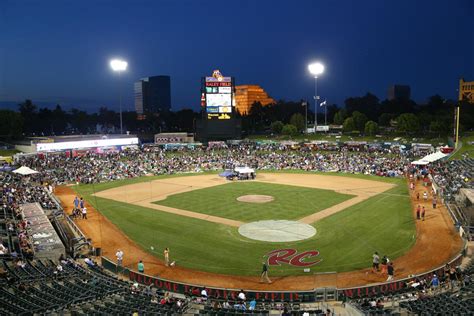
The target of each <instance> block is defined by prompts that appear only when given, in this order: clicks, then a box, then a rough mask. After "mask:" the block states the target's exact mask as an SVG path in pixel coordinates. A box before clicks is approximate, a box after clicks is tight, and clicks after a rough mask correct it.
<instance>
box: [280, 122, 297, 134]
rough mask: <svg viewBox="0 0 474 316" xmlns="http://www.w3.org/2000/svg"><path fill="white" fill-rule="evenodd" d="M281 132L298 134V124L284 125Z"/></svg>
mask: <svg viewBox="0 0 474 316" xmlns="http://www.w3.org/2000/svg"><path fill="white" fill-rule="evenodd" d="M281 133H282V134H283V135H290V136H293V135H296V134H298V130H297V129H296V126H294V125H292V124H286V125H285V126H283V128H282V130H281Z"/></svg>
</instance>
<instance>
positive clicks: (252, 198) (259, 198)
mask: <svg viewBox="0 0 474 316" xmlns="http://www.w3.org/2000/svg"><path fill="white" fill-rule="evenodd" d="M273 200H274V198H273V196H271V195H257V194H250V195H242V196H239V197H238V198H237V201H239V202H247V203H268V202H271V201H273Z"/></svg>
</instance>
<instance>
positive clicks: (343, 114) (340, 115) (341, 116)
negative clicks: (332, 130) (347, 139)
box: [334, 109, 347, 125]
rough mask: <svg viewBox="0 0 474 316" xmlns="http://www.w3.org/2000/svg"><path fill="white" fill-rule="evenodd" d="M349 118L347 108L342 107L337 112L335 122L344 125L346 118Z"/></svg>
mask: <svg viewBox="0 0 474 316" xmlns="http://www.w3.org/2000/svg"><path fill="white" fill-rule="evenodd" d="M346 118H347V110H346V109H340V110H339V111H337V113H336V114H335V115H334V124H336V125H342V124H344V120H345V119H346Z"/></svg>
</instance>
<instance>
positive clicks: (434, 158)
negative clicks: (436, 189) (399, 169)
mask: <svg viewBox="0 0 474 316" xmlns="http://www.w3.org/2000/svg"><path fill="white" fill-rule="evenodd" d="M446 156H447V154H443V153H442V152H440V151H437V152H435V153H432V154H429V155H428V156H425V157H423V158H421V159H420V160H416V161H413V162H412V163H411V164H412V165H427V164H429V163H431V162H434V161H437V160H440V159H442V158H444V157H446Z"/></svg>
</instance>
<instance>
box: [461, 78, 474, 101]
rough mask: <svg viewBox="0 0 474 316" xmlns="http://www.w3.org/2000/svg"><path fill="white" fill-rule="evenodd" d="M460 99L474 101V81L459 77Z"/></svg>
mask: <svg viewBox="0 0 474 316" xmlns="http://www.w3.org/2000/svg"><path fill="white" fill-rule="evenodd" d="M458 100H459V101H462V100H467V101H468V102H469V103H474V81H464V78H461V79H459V99H458Z"/></svg>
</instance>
